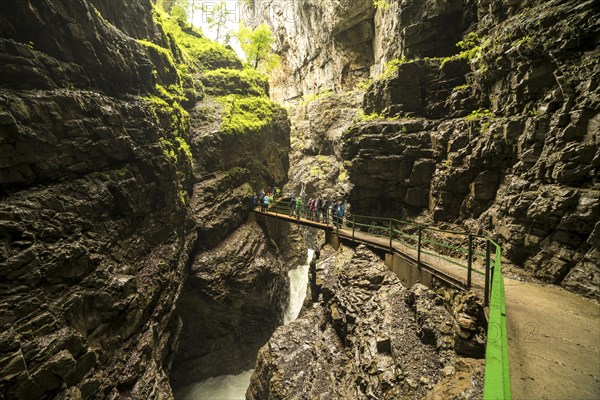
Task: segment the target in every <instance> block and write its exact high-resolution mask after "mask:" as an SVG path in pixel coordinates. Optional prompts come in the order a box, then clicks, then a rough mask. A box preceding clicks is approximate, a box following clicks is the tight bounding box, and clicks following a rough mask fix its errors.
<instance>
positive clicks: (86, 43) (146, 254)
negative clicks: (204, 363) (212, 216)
mask: <svg viewBox="0 0 600 400" xmlns="http://www.w3.org/2000/svg"><path fill="white" fill-rule="evenodd" d="M136 5H137V6H139V10H141V11H143V12H142V13H141V14H140V15H138V18H141V19H144V18H145V19H147V20H148V21H149V22H148V23H152V15H151V9H150V3H149V2H143V1H140V2H137V3H136ZM2 8H3V10H2V17H0V18H1V19H2V21H1V25H2V28H1V29H2V39H1V40H0V42H1V45H0V46H1V49H2V51H1V52H0V53H1V56H0V57H2V59H3V62H2V69H3V71H2V74H1V76H2V78H1V89H0V97H1V99H2V100H1V104H2V105H1V112H0V115H1V121H2V124H1V125H2V126H1V128H0V129H1V154H2V160H3V162H2V166H1V168H2V169H1V182H0V185H1V186H0V187H1V189H2V204H1V209H2V211H1V215H2V223H1V226H2V228H1V236H2V242H3V251H2V257H1V263H2V267H1V272H0V274H1V276H2V279H1V282H2V284H1V285H2V296H1V300H0V304H1V306H0V309H1V310H2V311H1V315H2V317H1V318H2V326H3V329H2V334H1V336H0V343H1V344H0V351H1V355H0V358H1V360H2V361H0V365H1V366H2V367H1V374H0V375H1V376H2V378H1V379H0V393H1V396H2V397H6V398H15V399H18V398H43V397H44V398H45V397H52V396H54V395H59V396H63V397H65V398H89V397H92V396H95V397H107V398H110V397H117V396H131V397H137V398H142V397H144V398H145V397H154V398H157V397H169V394H170V387H169V381H168V376H167V374H166V373H165V371H166V370H168V368H169V365H170V362H171V359H172V351H173V346H174V344H175V343H176V338H177V336H178V334H179V329H180V326H179V324H178V322H177V320H176V319H174V318H173V307H172V304H173V303H174V301H175V300H176V299H177V296H178V294H179V291H180V289H181V284H182V280H183V272H184V267H185V263H186V261H187V258H188V254H189V253H190V251H191V249H192V247H193V243H194V239H195V232H194V223H193V220H192V218H191V214H190V213H189V211H188V210H187V209H186V207H185V204H184V203H183V201H182V200H181V196H180V191H181V190H186V188H190V187H191V180H190V179H189V177H190V175H189V174H187V175H186V174H183V175H182V174H179V173H178V171H186V170H188V171H189V170H190V165H189V160H188V159H187V158H185V157H179V158H176V159H170V158H169V157H167V156H166V155H165V153H164V152H163V150H162V149H161V147H160V146H159V145H158V144H159V138H161V137H165V138H167V139H168V138H171V137H172V135H173V133H172V132H170V131H168V130H167V131H163V129H162V127H161V125H160V121H157V120H156V119H155V117H154V116H153V115H152V113H151V112H150V111H149V108H148V106H147V104H146V103H145V102H144V101H142V100H141V99H138V98H136V97H129V95H128V93H134V92H138V91H140V90H141V91H144V90H146V89H147V88H148V86H149V85H151V84H152V82H153V81H152V79H151V72H152V67H151V65H152V64H150V62H149V60H148V58H147V57H146V56H145V51H144V49H143V47H142V46H140V45H139V44H137V43H136V42H135V41H134V40H133V39H131V38H130V37H128V36H126V35H125V34H124V33H123V32H122V31H119V30H117V29H115V28H114V27H113V26H112V25H110V24H109V23H107V22H106V21H105V20H103V19H102V18H100V16H99V14H98V13H97V12H96V11H95V9H94V7H93V6H92V5H91V4H90V3H87V2H84V1H81V2H77V1H68V2H35V3H34V2H8V3H3V5H2ZM18 15H20V16H21V17H22V18H18V17H17V16H18ZM13 17H14V19H13ZM16 21H19V22H18V23H17V22H16ZM23 21H26V23H23ZM160 67H161V66H160V65H157V66H156V68H160Z"/></svg>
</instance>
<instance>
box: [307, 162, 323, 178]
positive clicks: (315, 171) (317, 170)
mask: <svg viewBox="0 0 600 400" xmlns="http://www.w3.org/2000/svg"><path fill="white" fill-rule="evenodd" d="M309 174H310V176H312V177H321V176H323V175H324V172H323V170H322V169H321V166H319V165H313V166H312V167H310V172H309Z"/></svg>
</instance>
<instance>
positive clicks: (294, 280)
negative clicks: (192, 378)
mask: <svg viewBox="0 0 600 400" xmlns="http://www.w3.org/2000/svg"><path fill="white" fill-rule="evenodd" d="M314 254H315V252H314V250H308V257H307V259H306V264H304V265H300V266H298V267H297V268H295V269H293V270H291V271H289V272H288V276H289V277H290V301H289V302H288V305H287V308H286V310H285V315H284V316H283V323H284V324H288V323H290V322H292V321H293V320H295V319H296V318H298V314H300V310H301V309H302V303H304V298H305V297H306V286H307V285H308V267H309V265H310V262H311V261H312V259H313V256H314ZM252 371H254V370H252V369H251V370H249V371H245V372H242V373H241V374H239V375H222V376H217V377H216V378H209V379H207V380H205V381H202V382H200V383H194V384H192V385H189V386H186V387H184V388H183V389H181V390H179V391H177V393H175V398H176V399H177V400H243V399H245V398H246V389H247V388H248V386H249V385H250V376H251V375H252Z"/></svg>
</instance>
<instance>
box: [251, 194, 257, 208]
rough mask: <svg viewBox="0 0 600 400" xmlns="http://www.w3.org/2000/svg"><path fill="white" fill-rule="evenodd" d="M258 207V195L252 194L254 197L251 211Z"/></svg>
mask: <svg viewBox="0 0 600 400" xmlns="http://www.w3.org/2000/svg"><path fill="white" fill-rule="evenodd" d="M257 205H258V195H257V194H256V192H254V196H252V209H256V206H257Z"/></svg>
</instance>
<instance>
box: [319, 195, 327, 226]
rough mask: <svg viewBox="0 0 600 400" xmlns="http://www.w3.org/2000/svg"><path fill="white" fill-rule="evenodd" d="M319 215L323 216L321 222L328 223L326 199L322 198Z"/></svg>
mask: <svg viewBox="0 0 600 400" xmlns="http://www.w3.org/2000/svg"><path fill="white" fill-rule="evenodd" d="M321 215H322V216H323V222H324V223H326V224H328V223H329V202H328V201H327V199H323V202H322V203H321Z"/></svg>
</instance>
